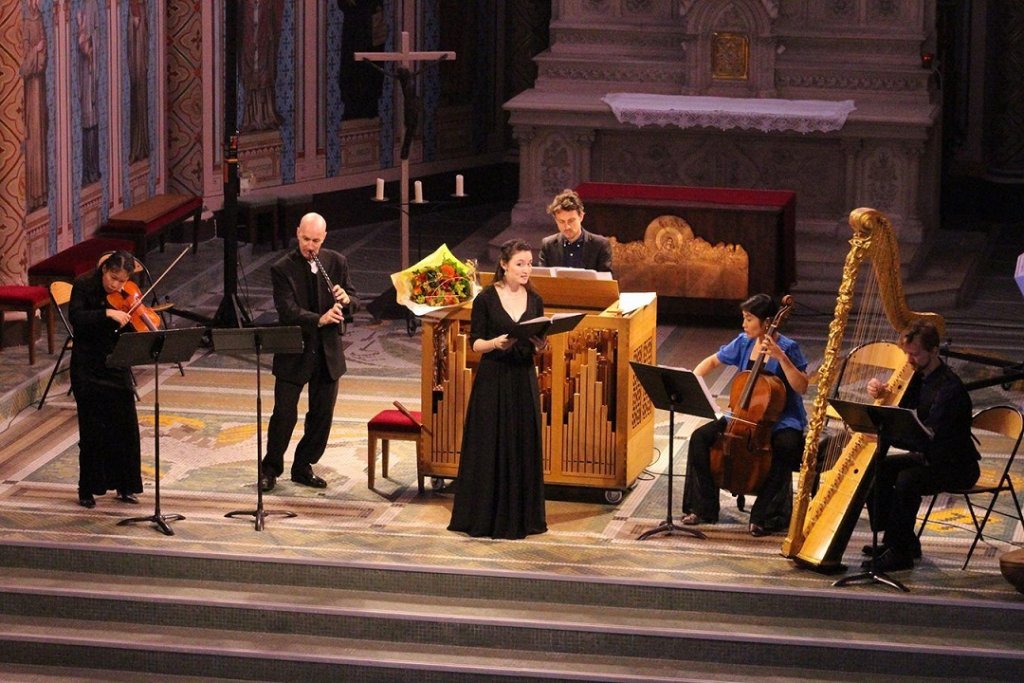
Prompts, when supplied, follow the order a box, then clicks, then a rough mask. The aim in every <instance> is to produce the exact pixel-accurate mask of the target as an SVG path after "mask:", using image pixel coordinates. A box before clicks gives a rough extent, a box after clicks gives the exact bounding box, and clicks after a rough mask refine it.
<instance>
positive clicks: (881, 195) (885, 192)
mask: <svg viewBox="0 0 1024 683" xmlns="http://www.w3.org/2000/svg"><path fill="white" fill-rule="evenodd" d="M865 176H866V182H865V188H864V189H865V191H866V194H867V196H866V197H865V198H866V199H869V200H870V202H871V205H872V206H873V207H877V208H878V209H879V210H880V211H883V212H891V211H895V210H898V208H899V204H898V190H899V186H900V172H899V167H898V164H897V162H896V159H895V158H894V154H893V151H892V150H891V149H879V150H876V151H875V152H874V153H873V154H872V155H871V156H870V157H869V159H868V161H867V164H866V169H865Z"/></svg>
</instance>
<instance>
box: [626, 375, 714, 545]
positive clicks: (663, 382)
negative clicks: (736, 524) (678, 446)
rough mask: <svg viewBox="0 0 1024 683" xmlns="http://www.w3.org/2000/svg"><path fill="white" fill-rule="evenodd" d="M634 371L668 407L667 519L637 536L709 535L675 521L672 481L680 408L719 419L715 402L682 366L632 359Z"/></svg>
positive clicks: (658, 405) (653, 398) (653, 400)
mask: <svg viewBox="0 0 1024 683" xmlns="http://www.w3.org/2000/svg"><path fill="white" fill-rule="evenodd" d="M629 364H630V366H632V368H633V372H635V373H636V377H637V379H638V380H640V385H641V386H642V387H643V388H644V391H645V392H647V396H648V398H650V399H651V403H653V404H654V407H655V408H660V409H661V410H667V411H668V504H667V506H666V507H667V510H666V512H665V521H664V522H662V523H661V524H659V525H658V526H656V527H654V528H653V529H649V530H647V531H645V532H643V533H642V534H640V535H639V536H638V537H637V540H638V541H643V540H645V539H647V538H650V537H651V536H653V535H654V534H659V533H662V532H667V533H668V534H669V535H671V534H672V532H673V531H682V532H683V533H686V534H690V535H691V536H695V537H697V538H707V536H705V535H704V533H703V532H701V531H699V530H697V529H690V528H688V527H685V526H680V525H678V524H676V523H675V522H673V521H672V483H673V479H674V473H673V463H674V461H675V435H676V424H675V417H676V411H679V412H680V413H683V414H684V415H696V416H697V417H707V418H711V419H715V417H717V416H716V415H715V408H714V405H713V404H712V403H711V401H710V399H709V397H708V395H707V393H706V392H705V390H704V387H703V385H702V384H701V381H700V379H699V378H698V377H697V375H695V374H693V373H692V372H691V371H689V370H683V369H681V368H667V367H663V366H661V365H646V364H644V363H638V362H636V361H632V360H631V361H629Z"/></svg>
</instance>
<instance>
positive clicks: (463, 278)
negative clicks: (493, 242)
mask: <svg viewBox="0 0 1024 683" xmlns="http://www.w3.org/2000/svg"><path fill="white" fill-rule="evenodd" d="M391 282H392V284H394V286H395V292H396V294H397V296H396V299H397V301H398V303H400V304H402V305H403V306H405V307H406V308H408V309H409V310H410V311H412V312H413V313H414V314H415V315H425V314H428V313H432V312H435V311H439V310H442V309H445V308H450V307H452V306H458V305H460V304H462V303H464V302H466V301H471V300H472V299H473V297H475V296H476V293H477V289H478V287H477V284H476V267H475V266H474V265H473V264H472V263H470V262H463V261H459V260H458V259H457V258H455V255H454V254H452V252H451V251H450V250H449V249H448V245H446V244H442V245H441V246H440V247H438V248H437V250H436V251H434V253H432V254H430V255H429V256H427V257H426V258H424V259H422V260H420V261H419V262H418V263H416V264H415V265H412V266H409V267H408V268H406V269H405V270H403V271H401V272H398V273H392V274H391Z"/></svg>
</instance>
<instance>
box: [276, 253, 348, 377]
mask: <svg viewBox="0 0 1024 683" xmlns="http://www.w3.org/2000/svg"><path fill="white" fill-rule="evenodd" d="M319 258H320V263H322V264H323V266H324V270H326V271H327V274H328V275H329V276H330V278H331V282H333V283H334V284H336V285H340V286H341V288H342V289H344V290H345V292H346V293H348V295H349V298H350V299H351V301H350V302H349V304H348V305H347V306H345V307H344V311H345V314H346V317H347V316H348V315H350V314H351V313H352V312H353V311H354V310H356V309H357V308H358V306H359V304H358V301H357V300H356V290H355V288H354V287H353V286H352V281H351V280H350V279H349V272H348V262H347V261H346V260H345V257H344V256H342V255H341V254H339V253H338V252H336V251H331V250H330V249H321V250H320V254H319ZM309 272H310V268H309V262H308V261H306V259H305V258H304V257H303V256H302V254H301V253H300V252H299V250H298V249H292V250H291V251H289V252H288V253H287V254H285V255H284V256H282V257H281V258H280V259H278V260H277V262H276V263H274V265H272V266H271V267H270V279H271V282H272V283H273V287H274V306H275V308H277V316H278V320H279V321H280V323H281V324H282V325H298V326H299V327H301V328H302V343H303V346H304V348H303V351H302V353H276V354H274V376H275V377H280V378H281V379H284V380H287V381H289V382H295V383H299V384H305V383H306V382H308V381H309V379H310V377H312V375H313V370H314V369H315V368H316V354H318V353H322V354H323V356H324V361H325V363H326V365H327V372H328V374H330V376H331V379H333V380H336V379H338V378H339V377H341V376H342V375H344V374H345V350H344V347H343V345H342V339H341V334H342V331H343V330H342V328H341V326H340V325H337V324H331V325H325V326H323V327H319V326H318V325H317V323H318V322H319V320H320V316H321V315H323V314H324V313H325V312H326V311H327V310H328V309H330V307H331V306H332V305H333V304H334V297H333V295H332V294H331V291H330V288H328V286H327V281H326V280H325V279H324V277H323V276H322V275H320V274H319V273H318V274H317V276H316V281H317V288H318V291H319V297H318V299H319V304H318V305H314V306H311V305H310V303H309V292H308V285H307V277H308V275H309Z"/></svg>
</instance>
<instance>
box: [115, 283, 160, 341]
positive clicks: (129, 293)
mask: <svg viewBox="0 0 1024 683" xmlns="http://www.w3.org/2000/svg"><path fill="white" fill-rule="evenodd" d="M107 303H108V304H110V306H111V307H112V308H115V309H117V310H119V311H124V312H125V313H127V314H128V315H129V316H130V317H131V320H130V321H128V322H127V323H126V324H125V327H127V326H128V325H131V326H132V328H134V329H135V331H136V332H156V331H157V330H159V329H160V322H161V321H160V314H159V313H157V312H156V311H154V310H153V309H152V308H150V307H149V306H147V305H146V304H144V303H142V290H140V289H139V286H138V285H137V284H135V283H134V282H132V281H131V280H129V281H128V282H126V283H124V286H123V287H122V288H121V290H120V291H118V292H111V293H110V294H108V295H107Z"/></svg>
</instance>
